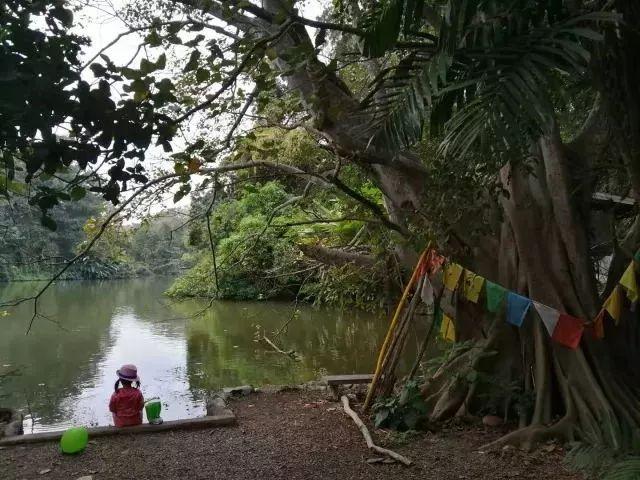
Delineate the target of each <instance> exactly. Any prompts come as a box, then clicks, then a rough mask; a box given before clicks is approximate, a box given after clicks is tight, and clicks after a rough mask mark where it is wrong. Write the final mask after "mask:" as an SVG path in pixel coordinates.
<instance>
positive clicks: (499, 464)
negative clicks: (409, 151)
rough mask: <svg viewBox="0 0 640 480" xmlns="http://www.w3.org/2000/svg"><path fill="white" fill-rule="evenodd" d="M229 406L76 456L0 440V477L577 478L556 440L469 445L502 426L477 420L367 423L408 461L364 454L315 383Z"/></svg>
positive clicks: (51, 446) (93, 445) (99, 442)
mask: <svg viewBox="0 0 640 480" xmlns="http://www.w3.org/2000/svg"><path fill="white" fill-rule="evenodd" d="M230 406H231V408H232V409H233V411H234V412H235V414H236V416H237V419H238V423H237V425H236V426H233V427H225V428H214V429H207V430H200V431H181V432H178V431H176V432H167V433H157V434H143V435H121V436H117V437H109V438H99V439H95V440H92V441H91V442H90V444H89V446H88V447H87V450H86V451H85V452H83V453H82V454H80V455H78V456H71V457H67V456H63V455H61V454H60V453H58V446H57V444H55V443H47V444H40V445H29V446H19V447H7V448H3V449H1V450H0V478H2V479H12V480H14V479H36V478H37V479H43V478H44V479H65V480H68V479H71V480H73V479H78V478H80V477H82V476H87V475H90V476H92V479H93V480H100V479H113V478H119V479H136V480H144V479H149V480H160V479H176V478H189V479H200V478H202V479H205V478H206V479H217V478H228V479H262V478H268V479H288V480H298V479H299V480H302V479H329V478H339V479H383V478H384V479H412V478H415V479H434V480H435V479H438V480H462V479H487V480H488V479H524V478H531V479H554V480H555V479H557V480H578V479H580V477H579V476H577V475H575V474H571V473H569V472H568V471H567V470H566V469H565V468H564V467H563V466H562V462H561V460H562V457H563V455H564V452H563V451H562V450H561V449H553V450H551V449H550V448H547V449H542V450H540V451H538V452H534V453H532V454H526V453H524V452H520V451H515V450H505V451H500V452H497V453H483V454H481V453H478V451H477V448H478V447H479V446H481V445H483V444H485V443H487V442H489V441H491V440H493V439H495V438H497V437H498V436H499V435H500V434H501V432H500V431H497V430H491V429H487V428H485V427H465V428H456V427H452V428H449V429H444V430H442V431H441V432H438V433H437V434H431V433H427V434H424V435H420V436H417V437H412V438H404V439H403V438H402V437H401V436H398V435H391V434H387V433H386V432H381V431H375V433H374V437H375V441H376V443H378V444H379V445H382V446H387V447H389V448H393V449H394V450H396V451H397V452H398V453H401V454H402V455H405V456H407V457H409V458H411V459H412V460H413V462H414V465H413V466H411V467H404V466H402V465H399V464H369V463H367V459H369V458H372V457H375V456H376V455H373V454H372V453H371V452H369V451H368V450H367V448H366V446H365V443H364V440H363V438H362V435H361V434H360V432H359V430H358V429H357V427H356V426H355V424H354V423H353V422H352V420H351V419H350V418H349V417H347V416H346V415H345V414H344V413H343V412H342V410H341V408H340V405H339V404H338V403H333V402H330V401H328V400H327V394H326V393H324V392H308V391H304V392H300V391H295V392H281V393H259V394H256V395H251V396H249V397H247V398H243V399H241V400H236V401H232V402H231V404H230ZM372 432H373V429H372ZM549 450H551V451H549ZM42 472H44V473H42Z"/></svg>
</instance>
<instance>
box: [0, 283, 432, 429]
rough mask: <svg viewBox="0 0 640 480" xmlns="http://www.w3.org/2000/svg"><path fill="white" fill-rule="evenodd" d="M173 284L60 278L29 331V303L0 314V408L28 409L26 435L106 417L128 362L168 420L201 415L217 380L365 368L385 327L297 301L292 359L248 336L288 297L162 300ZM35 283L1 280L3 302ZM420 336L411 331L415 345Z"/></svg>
mask: <svg viewBox="0 0 640 480" xmlns="http://www.w3.org/2000/svg"><path fill="white" fill-rule="evenodd" d="M169 283H170V280H168V279H163V278H160V279H158V278H152V279H136V280H124V281H113V282H68V283H60V284H58V285H55V286H54V287H53V288H52V289H51V290H50V291H49V292H48V293H47V294H46V297H45V298H44V299H43V302H42V304H41V307H40V309H41V311H42V313H44V314H46V315H47V316H48V317H49V320H46V319H38V320H36V322H35V324H34V327H33V329H32V331H31V333H30V334H29V335H25V332H26V329H27V325H28V323H29V319H30V318H31V308H32V306H31V305H22V306H20V307H18V308H16V309H14V310H11V311H10V315H9V316H6V317H1V316H0V374H2V373H5V374H6V373H9V372H13V374H12V375H10V376H8V377H7V376H5V377H4V378H2V377H0V405H7V406H10V407H14V408H19V409H20V410H22V411H23V412H24V413H25V417H26V418H27V421H26V422H25V433H27V432H31V431H34V432H35V431H43V430H47V429H59V428H64V427H67V426H69V425H72V424H84V425H90V424H91V425H108V424H110V423H111V417H110V414H109V412H108V409H107V403H108V399H109V396H110V395H111V392H112V391H113V384H114V382H115V373H114V372H115V370H116V369H117V368H118V367H119V366H120V365H121V364H122V363H135V364H136V365H137V366H138V370H139V374H140V377H141V380H142V391H143V393H144V395H145V397H146V398H151V397H154V396H159V397H160V398H161V399H162V401H163V412H162V417H163V418H164V419H165V420H171V419H176V418H184V417H193V416H199V415H202V414H204V412H205V406H204V398H205V392H207V391H211V390H216V389H219V388H221V387H223V386H233V385H240V384H253V385H264V384H291V383H300V382H304V381H307V380H312V379H315V378H317V377H318V376H320V375H322V374H325V373H336V374H337V373H365V372H369V371H371V370H372V366H373V364H374V360H375V356H376V353H377V349H378V346H379V344H380V343H381V340H382V338H383V335H384V332H385V330H386V327H387V319H386V318H385V316H384V315H372V314H367V313H363V312H360V311H347V310H345V311H341V310H335V309H315V308H312V307H308V306H302V307H300V316H299V318H296V319H294V320H293V321H292V322H291V324H290V326H289V327H288V329H287V331H286V332H284V333H283V334H282V335H281V336H280V337H279V343H280V344H281V345H282V347H283V348H284V349H285V350H289V349H294V350H295V351H296V352H299V354H300V355H301V361H299V362H295V361H292V360H291V359H289V358H288V357H285V356H284V355H281V354H278V353H274V352H272V351H270V350H269V349H268V347H265V346H263V345H262V344H259V343H256V342H254V340H253V339H254V333H255V331H256V328H257V326H260V327H262V328H264V329H265V331H266V332H268V334H269V335H271V332H274V331H276V330H277V329H278V328H279V327H280V325H282V323H283V322H284V321H286V320H287V319H288V318H290V316H291V314H292V313H293V307H292V305H291V304H288V303H276V302H242V303H232V302H216V303H214V304H213V305H212V306H211V308H209V309H206V308H207V306H208V303H207V302H203V301H187V302H180V303H175V302H172V301H171V300H169V299H167V298H164V297H163V296H162V292H163V291H164V290H165V289H166V288H167V286H168V285H169ZM34 288H35V285H34V284H29V283H14V284H10V285H6V284H5V285H3V284H0V299H2V300H6V299H10V298H16V297H21V296H26V295H28V294H30V293H32V292H33V289H34ZM205 309H206V310H205ZM203 310H205V313H204V314H200V315H198V313H201V312H202V311H203ZM54 322H57V323H59V325H57V324H56V323H54ZM421 337H422V335H421V332H412V334H411V337H410V343H411V346H410V347H411V348H410V350H414V348H415V345H416V344H417V343H418V342H419V340H420V338H421ZM408 358H410V356H408Z"/></svg>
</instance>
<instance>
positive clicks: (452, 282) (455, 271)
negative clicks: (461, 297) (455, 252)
mask: <svg viewBox="0 0 640 480" xmlns="http://www.w3.org/2000/svg"><path fill="white" fill-rule="evenodd" d="M461 276H462V267H461V266H460V265H458V264H457V263H450V264H449V265H447V266H446V267H445V268H444V286H445V287H446V288H447V289H449V290H451V291H454V290H455V289H456V287H457V286H458V283H459V282H460V277H461Z"/></svg>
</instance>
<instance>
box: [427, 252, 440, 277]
mask: <svg viewBox="0 0 640 480" xmlns="http://www.w3.org/2000/svg"><path fill="white" fill-rule="evenodd" d="M444 262H445V258H444V257H443V256H442V255H438V254H437V253H436V251H435V250H433V249H432V250H430V251H429V253H428V254H427V258H426V259H425V268H426V272H427V275H429V277H431V276H433V275H434V274H435V273H437V272H439V271H440V269H442V265H444Z"/></svg>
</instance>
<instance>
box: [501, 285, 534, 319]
mask: <svg viewBox="0 0 640 480" xmlns="http://www.w3.org/2000/svg"><path fill="white" fill-rule="evenodd" d="M531 303H532V302H531V300H529V299H528V298H527V297H523V296H522V295H518V294H517V293H513V292H509V294H508V295H507V322H509V323H510V324H512V325H515V326H516V327H521V326H522V323H523V322H524V318H525V317H526V316H527V312H528V311H529V307H530V306H531Z"/></svg>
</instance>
